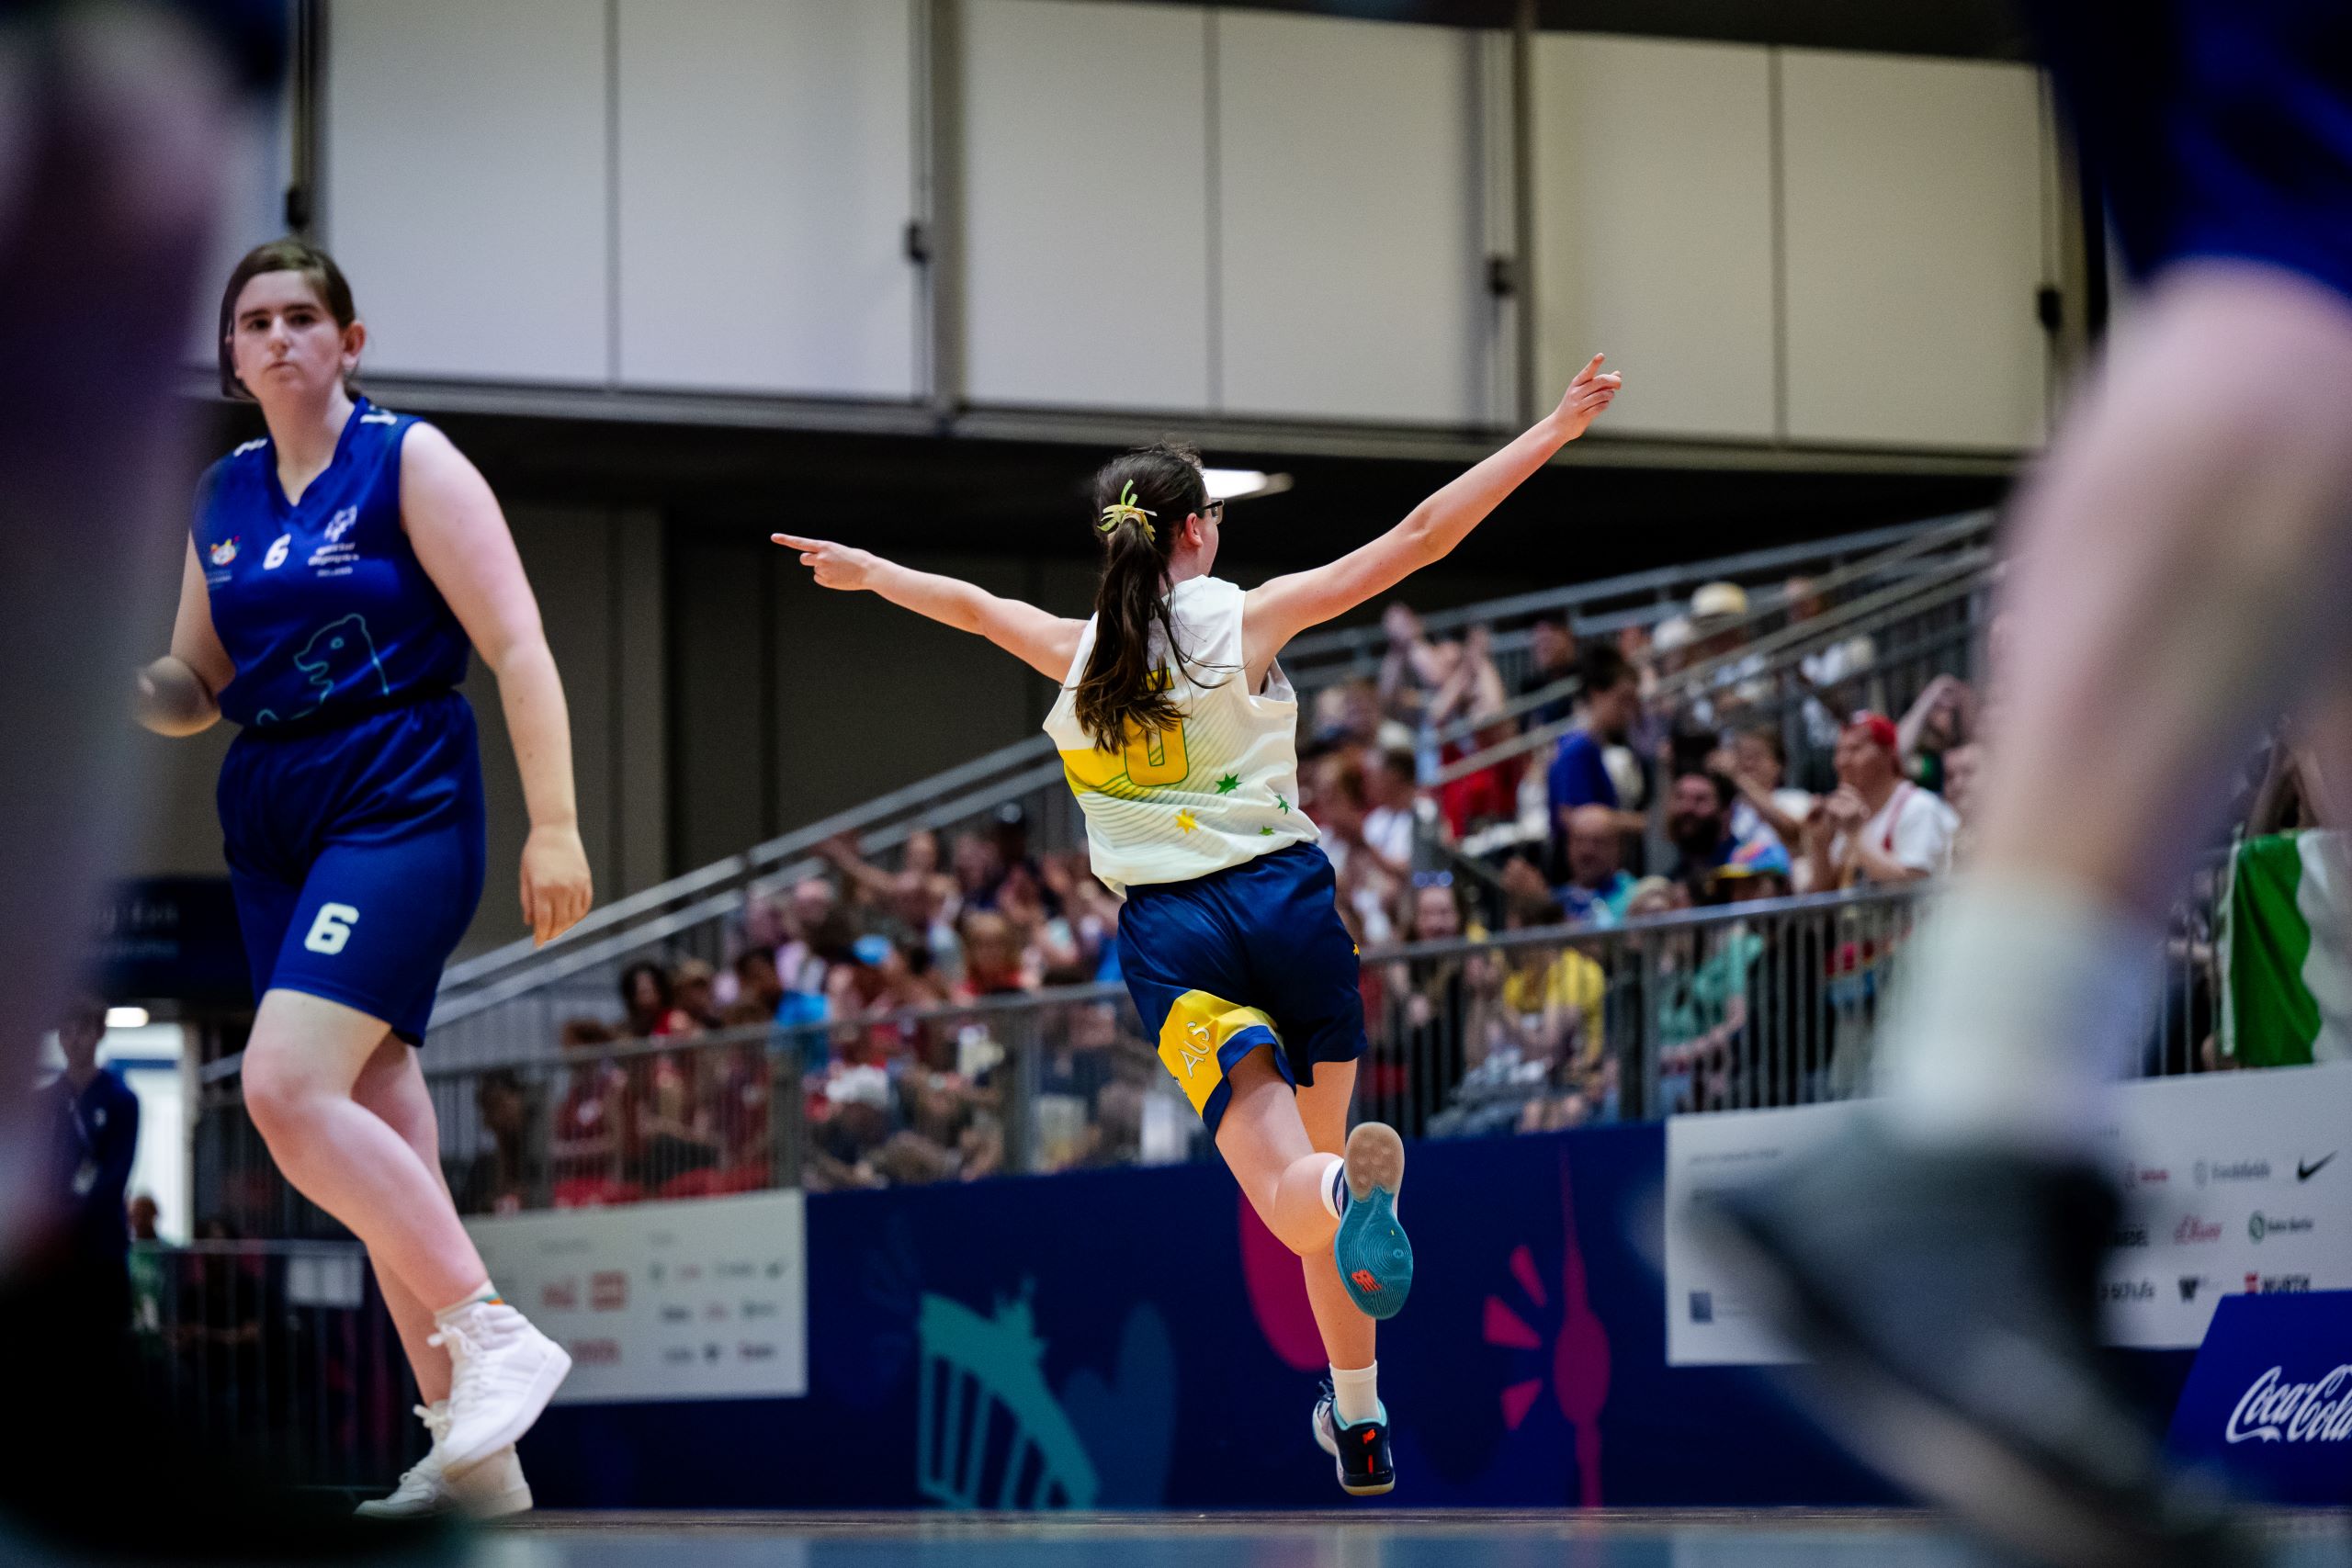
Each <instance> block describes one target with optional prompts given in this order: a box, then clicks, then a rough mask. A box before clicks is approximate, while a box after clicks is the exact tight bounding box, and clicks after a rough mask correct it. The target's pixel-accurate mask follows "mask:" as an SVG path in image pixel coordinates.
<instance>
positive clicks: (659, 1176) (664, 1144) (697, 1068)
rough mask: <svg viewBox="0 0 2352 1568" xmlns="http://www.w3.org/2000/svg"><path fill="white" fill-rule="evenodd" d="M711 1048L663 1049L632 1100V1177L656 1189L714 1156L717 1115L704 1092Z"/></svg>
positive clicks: (707, 1085)
mask: <svg viewBox="0 0 2352 1568" xmlns="http://www.w3.org/2000/svg"><path fill="white" fill-rule="evenodd" d="M710 1055H711V1053H710V1052H709V1051H707V1050H705V1049H700V1048H696V1047H693V1046H689V1047H686V1048H685V1049H683V1050H677V1051H664V1052H662V1054H661V1055H657V1056H655V1057H654V1058H653V1059H652V1063H651V1065H650V1067H649V1068H648V1070H647V1072H646V1088H645V1093H644V1096H643V1097H642V1098H641V1099H640V1100H639V1102H638V1116H637V1158H638V1179H639V1181H641V1182H643V1183H644V1184H645V1185H646V1186H647V1187H648V1188H650V1189H652V1190H654V1191H655V1192H657V1193H660V1192H661V1190H662V1187H663V1186H664V1184H665V1183H668V1182H670V1181H673V1180H674V1179H677V1178H678V1177H681V1176H684V1175H687V1174H689V1173H691V1172H695V1171H700V1170H707V1169H708V1168H710V1167H712V1166H715V1165H717V1164H718V1161H719V1156H720V1155H721V1154H722V1153H723V1152H724V1151H723V1150H722V1148H721V1146H720V1143H719V1137H718V1126H717V1122H718V1118H717V1116H716V1115H715V1114H714V1112H713V1107H712V1105H711V1097H710V1093H709V1090H710V1087H711V1086H710V1083H709V1082H708V1078H709V1076H710V1066H709V1057H710Z"/></svg>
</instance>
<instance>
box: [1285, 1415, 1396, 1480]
mask: <svg viewBox="0 0 2352 1568" xmlns="http://www.w3.org/2000/svg"><path fill="white" fill-rule="evenodd" d="M1307 1420H1308V1422H1309V1423H1310V1424H1311V1425H1313V1427H1314V1428H1315V1446H1316V1447H1317V1448H1318V1449H1321V1450H1323V1451H1324V1452H1325V1453H1327V1454H1329V1455H1330V1456H1331V1469H1332V1471H1333V1472H1335V1473H1336V1474H1337V1475H1338V1476H1339V1478H1340V1491H1342V1492H1344V1493H1346V1494H1347V1495H1349V1496H1351V1497H1381V1496H1385V1495H1387V1494H1389V1493H1391V1492H1394V1491H1396V1490H1397V1477H1396V1476H1395V1475H1394V1474H1392V1475H1390V1476H1389V1478H1388V1479H1387V1480H1385V1481H1383V1482H1381V1483H1378V1484H1377V1485H1374V1486H1353V1485H1350V1484H1349V1483H1348V1467H1347V1465H1346V1464H1345V1463H1344V1462H1343V1461H1341V1460H1340V1445H1339V1442H1338V1440H1337V1439H1336V1438H1333V1437H1332V1436H1331V1435H1330V1434H1329V1432H1326V1431H1325V1430H1324V1429H1323V1423H1322V1422H1320V1421H1317V1420H1316V1419H1315V1417H1314V1416H1308V1417H1307Z"/></svg>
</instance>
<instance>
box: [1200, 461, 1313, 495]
mask: <svg viewBox="0 0 2352 1568" xmlns="http://www.w3.org/2000/svg"><path fill="white" fill-rule="evenodd" d="M1201 478H1202V479H1205V480H1207V481H1208V487H1209V499H1210V500H1211V501H1254V500H1256V499H1257V498H1258V497H1260V496H1261V495H1280V494H1282V492H1283V491H1286V490H1288V489H1290V486H1291V478H1290V476H1289V475H1288V474H1269V473H1264V472H1261V470H1259V469H1257V468H1204V469H1202V470H1201Z"/></svg>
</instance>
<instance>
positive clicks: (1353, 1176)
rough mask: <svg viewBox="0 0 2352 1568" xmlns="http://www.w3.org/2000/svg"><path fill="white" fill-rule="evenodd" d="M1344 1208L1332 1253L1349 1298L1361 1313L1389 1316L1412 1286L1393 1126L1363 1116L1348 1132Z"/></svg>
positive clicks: (1401, 1151)
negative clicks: (1400, 1210) (1400, 1215)
mask: <svg viewBox="0 0 2352 1568" xmlns="http://www.w3.org/2000/svg"><path fill="white" fill-rule="evenodd" d="M1347 1179H1348V1197H1349V1199H1350V1201H1349V1203H1348V1212H1347V1213H1346V1215H1345V1216H1344V1217H1342V1218H1341V1219H1340V1234H1339V1235H1337V1236H1335V1237H1333V1238H1332V1242H1331V1257H1332V1260H1333V1262H1334V1263H1336V1264H1337V1265H1338V1267H1339V1270H1340V1284H1341V1285H1343V1286H1344V1287H1346V1289H1347V1292H1348V1298H1349V1300H1351V1301H1352V1302H1354V1303H1356V1308H1357V1310H1358V1311H1360V1312H1362V1313H1363V1314H1364V1315H1365V1316H1366V1317H1371V1318H1381V1319H1385V1318H1391V1317H1395V1316H1396V1315H1397V1314H1398V1313H1399V1312H1402V1311H1403V1310H1404V1308H1405V1298H1406V1297H1407V1296H1408V1295H1409V1294H1410V1293H1411V1292H1412V1289H1413V1244H1412V1243H1411V1242H1409V1241H1408V1240H1407V1239H1406V1238H1405V1227H1404V1226H1403V1225H1402V1224H1399V1223H1398V1222H1397V1190H1398V1189H1399V1188H1400V1187H1401V1186H1403V1184H1404V1180H1405V1140H1403V1139H1402V1138H1400V1137H1398V1136H1397V1129H1395V1128H1394V1127H1390V1126H1386V1125H1385V1124H1384V1123H1381V1122H1364V1123H1363V1125H1362V1126H1360V1127H1358V1128H1357V1129H1356V1130H1355V1131H1354V1132H1352V1133H1351V1134H1348V1152H1347Z"/></svg>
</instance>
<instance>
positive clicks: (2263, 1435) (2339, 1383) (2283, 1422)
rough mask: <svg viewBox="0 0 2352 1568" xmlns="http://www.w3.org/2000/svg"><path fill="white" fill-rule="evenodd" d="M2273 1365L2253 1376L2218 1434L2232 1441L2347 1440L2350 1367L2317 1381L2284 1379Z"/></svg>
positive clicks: (2351, 1419) (2350, 1432)
mask: <svg viewBox="0 0 2352 1568" xmlns="http://www.w3.org/2000/svg"><path fill="white" fill-rule="evenodd" d="M2285 1378H2286V1369H2285V1368H2284V1367H2273V1368H2271V1369H2270V1370H2269V1371H2267V1372H2265V1373H2263V1374H2262V1375H2261V1376H2260V1377H2258V1378H2256V1379H2255V1380H2254V1386H2253V1387H2251V1388H2249V1389H2247V1390H2246V1391H2245V1398H2243V1399H2241V1400H2239V1401H2238V1407H2237V1408H2236V1409H2235V1410H2233V1411H2232V1412H2231V1413H2230V1424H2229V1427H2227V1429H2226V1430H2225V1431H2224V1432H2223V1433H2222V1436H2223V1437H2224V1438H2227V1439H2228V1440H2229V1441H2231V1442H2233V1443H2251V1442H2256V1441H2259V1442H2265V1443H2340V1442H2343V1441H2344V1440H2345V1439H2346V1438H2352V1367H2338V1368H2336V1369H2335V1371H2332V1372H2330V1373H2328V1374H2327V1375H2326V1376H2325V1377H2324V1378H2321V1379H2320V1380H2319V1381H2318V1382H2302V1383H2294V1382H2286V1381H2285Z"/></svg>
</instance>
